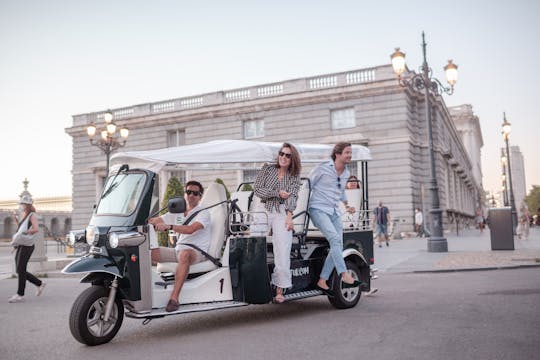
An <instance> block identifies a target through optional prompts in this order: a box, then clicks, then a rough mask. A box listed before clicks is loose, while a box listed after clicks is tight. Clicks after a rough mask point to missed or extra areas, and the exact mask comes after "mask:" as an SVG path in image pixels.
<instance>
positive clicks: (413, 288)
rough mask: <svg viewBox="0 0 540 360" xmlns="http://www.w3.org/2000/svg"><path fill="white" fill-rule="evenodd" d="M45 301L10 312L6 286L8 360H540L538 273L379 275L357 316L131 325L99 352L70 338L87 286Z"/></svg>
mask: <svg viewBox="0 0 540 360" xmlns="http://www.w3.org/2000/svg"><path fill="white" fill-rule="evenodd" d="M46 281H47V282H48V285H47V288H46V290H45V293H44V295H43V297H40V298H37V297H35V296H34V291H35V289H34V288H33V287H32V286H31V285H29V287H28V294H27V297H28V299H27V301H26V302H25V303H22V304H8V303H7V301H6V300H7V298H8V297H9V296H10V295H11V294H12V293H13V292H14V291H15V287H16V280H15V279H4V280H0V300H1V301H0V324H1V330H2V331H1V335H0V351H1V356H0V357H1V358H2V359H6V360H10V359H40V358H43V357H44V356H47V357H49V358H51V359H55V360H59V359H92V360H95V359H103V358H111V359H130V360H131V359H135V358H136V359H143V358H148V359H271V360H276V359H291V358H294V359H329V358H332V359H354V360H357V359H377V360H380V359H382V360H385V359H415V360H416V359H429V360H433V359H452V360H453V359H473V358H474V359H512V360H514V359H533V358H538V354H540V343H539V342H538V337H537V335H536V334H537V333H538V329H540V312H539V311H538V310H537V309H538V304H539V303H540V268H528V269H512V270H495V271H474V272H453V273H422V274H411V273H407V274H403V273H402V274H397V273H381V276H380V278H379V279H378V280H376V286H377V287H379V288H380V291H379V292H378V293H377V294H376V295H375V296H372V297H365V298H362V299H361V301H360V303H359V305H358V306H357V307H356V308H354V309H349V310H335V309H333V308H332V307H331V305H330V304H329V303H328V301H327V300H326V298H324V297H317V298H312V299H305V300H301V301H296V302H291V303H286V304H283V305H259V306H255V305H254V306H249V307H245V308H240V309H230V310H224V311H219V312H208V313H198V314H190V315H184V316H171V317H166V318H163V319H155V320H153V321H152V322H151V323H150V324H148V325H146V326H143V325H141V321H138V320H132V319H126V320H125V321H124V325H123V326H122V328H121V329H120V332H119V333H118V335H117V336H116V338H115V339H113V341H112V342H111V343H109V344H106V345H102V346H99V347H87V346H84V345H82V344H79V343H78V342H76V341H75V340H74V339H73V338H72V336H71V334H70V332H69V329H68V325H67V324H68V313H69V309H70V307H71V303H72V301H73V299H74V298H75V297H76V296H77V295H78V293H79V292H80V291H82V289H84V288H85V287H86V286H87V285H82V284H79V283H78V281H77V279H74V278H49V279H46Z"/></svg>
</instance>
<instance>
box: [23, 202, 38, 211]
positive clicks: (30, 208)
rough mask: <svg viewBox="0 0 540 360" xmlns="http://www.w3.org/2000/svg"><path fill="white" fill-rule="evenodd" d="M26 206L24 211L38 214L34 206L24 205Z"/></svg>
mask: <svg viewBox="0 0 540 360" xmlns="http://www.w3.org/2000/svg"><path fill="white" fill-rule="evenodd" d="M23 205H24V211H26V212H27V213H31V212H36V208H35V207H34V205H32V204H23Z"/></svg>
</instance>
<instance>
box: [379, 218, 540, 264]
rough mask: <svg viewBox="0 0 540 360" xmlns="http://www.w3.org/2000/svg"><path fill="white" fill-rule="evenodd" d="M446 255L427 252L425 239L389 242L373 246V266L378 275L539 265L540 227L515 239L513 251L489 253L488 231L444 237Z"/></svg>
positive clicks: (475, 231) (467, 232) (470, 231)
mask: <svg viewBox="0 0 540 360" xmlns="http://www.w3.org/2000/svg"><path fill="white" fill-rule="evenodd" d="M446 239H447V241H448V252H446V253H429V252H427V238H417V237H416V238H404V239H400V240H391V241H390V246H389V247H386V246H383V247H382V248H379V247H378V246H375V249H374V252H375V267H376V268H377V269H379V271H381V272H439V271H464V270H488V269H499V268H514V267H521V266H540V228H539V227H534V228H531V231H530V235H529V237H528V239H527V240H525V239H521V240H520V239H518V238H517V236H515V237H514V249H515V250H491V237H490V230H489V228H487V229H485V230H484V232H483V233H482V234H481V233H480V230H477V229H471V230H463V231H460V234H459V236H457V235H456V234H455V233H453V234H447V235H446Z"/></svg>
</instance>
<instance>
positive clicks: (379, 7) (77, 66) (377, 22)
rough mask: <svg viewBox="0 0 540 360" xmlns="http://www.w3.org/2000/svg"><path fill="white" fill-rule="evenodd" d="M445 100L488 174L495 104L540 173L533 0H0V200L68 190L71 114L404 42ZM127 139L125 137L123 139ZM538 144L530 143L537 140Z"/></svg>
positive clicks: (309, 72)
mask: <svg viewBox="0 0 540 360" xmlns="http://www.w3.org/2000/svg"><path fill="white" fill-rule="evenodd" d="M422 31H425V32H426V41H427V43H428V49H427V56H428V62H429V65H430V66H431V67H432V68H433V71H434V75H435V76H436V77H437V78H439V79H440V80H444V74H443V71H442V67H443V66H444V65H445V64H446V61H447V60H448V59H454V62H455V63H456V64H458V65H459V81H458V83H457V85H456V90H455V93H454V95H452V96H445V101H446V103H447V105H448V106H454V105H461V104H471V105H472V106H473V110H474V112H475V114H476V115H477V116H478V117H479V118H480V123H481V127H482V133H483V140H484V147H483V148H482V170H483V175H484V178H483V183H484V188H485V189H486V190H499V189H500V174H501V169H500V161H499V149H500V147H501V146H503V142H502V137H501V134H500V133H501V124H502V117H503V111H506V114H507V118H508V120H509V121H510V122H511V123H512V134H511V139H510V142H511V145H519V146H520V148H521V152H522V154H523V156H524V158H525V172H526V180H527V188H528V189H530V188H531V186H532V185H533V184H536V185H540V161H539V159H538V156H539V151H540V150H539V149H538V148H537V147H538V144H536V143H537V142H538V141H539V138H540V137H539V135H540V131H539V120H540V119H539V116H538V113H539V100H540V99H539V96H538V92H537V87H538V86H539V85H540V72H539V69H538V63H537V62H536V61H538V59H540V46H539V42H540V40H539V39H540V2H539V1H537V0H512V1H508V0H498V1H493V0H475V1H470V0H468V1H464V0H454V1H450V2H449V1H444V2H443V1H433V0H425V1H424V0H410V1H394V0H387V1H379V2H373V1H360V0H351V1H342V0H333V1H318V0H309V1H306V0H296V1H291V0H288V1H282V0H272V1H257V0H251V1H235V0H229V1H219V0H216V1H205V0H198V1H188V0H182V1H172V0H171V1H165V0H154V1H135V0H132V1H121V0H117V1H110V0H93V1H77V0H51V1H41V0H26V1H24V0H0V121H1V125H2V131H1V132H0V156H1V159H2V170H1V177H0V199H13V198H16V197H17V195H18V194H19V193H20V192H21V190H22V181H23V180H24V178H25V177H26V178H28V180H29V181H30V187H29V190H30V191H31V192H32V193H33V195H34V196H38V197H40V196H57V195H70V194H71V152H72V150H71V147H72V143H71V138H70V137H69V136H68V135H67V134H66V133H65V131H64V129H65V128H66V127H70V126H71V124H72V118H71V116H72V115H75V114H81V113H87V112H92V111H103V110H106V109H107V108H115V107H122V106H129V105H133V104H140V103H147V102H153V101H160V100H165V99H171V98H177V97H182V96H187V95H195V94H201V93H206V92H213V91H219V90H224V89H232V88H237V87H243V86H249V85H257V84H261V83H267V82H276V81H282V80H288V79H293V78H298V77H306V76H313V75H318V74H325V73H332V72H341V71H347V70H351V69H359V68H365V67H371V66H378V65H383V64H389V63H390V58H389V55H390V54H391V53H392V51H393V50H394V47H397V46H400V47H401V48H402V50H403V51H405V52H406V54H407V64H408V66H409V68H411V69H418V67H419V66H420V64H421V57H422V51H421V47H420V43H421V32H422ZM128 141H129V139H128ZM535 144H536V145H535Z"/></svg>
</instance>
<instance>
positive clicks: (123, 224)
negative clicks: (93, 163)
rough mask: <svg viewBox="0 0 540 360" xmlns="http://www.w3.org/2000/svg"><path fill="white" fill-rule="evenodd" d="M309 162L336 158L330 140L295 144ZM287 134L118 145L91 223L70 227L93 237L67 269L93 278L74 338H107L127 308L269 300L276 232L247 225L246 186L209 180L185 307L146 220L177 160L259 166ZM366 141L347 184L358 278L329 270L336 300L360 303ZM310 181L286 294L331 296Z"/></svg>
mask: <svg viewBox="0 0 540 360" xmlns="http://www.w3.org/2000/svg"><path fill="white" fill-rule="evenodd" d="M295 146H296V148H297V149H298V151H299V153H300V156H301V159H302V163H303V164H304V165H307V164H316V163H320V162H323V161H325V160H328V159H329V156H330V153H331V149H332V147H331V146H330V145H321V144H295ZM280 147H281V143H269V142H255V141H243V140H218V141H211V142H208V143H203V144H194V145H186V146H181V147H176V148H167V149H161V150H153V151H138V152H127V153H119V154H116V155H115V156H113V158H112V159H111V162H112V169H111V173H110V176H109V178H108V179H107V181H106V184H105V186H104V189H103V192H102V194H101V197H100V199H99V202H98V203H97V205H96V206H95V208H94V212H93V214H92V217H91V219H90V222H89V224H88V226H87V227H86V229H85V230H84V231H73V232H72V233H71V234H70V241H71V243H72V244H74V243H75V242H86V243H87V244H88V245H89V251H88V253H87V254H86V255H84V256H82V257H80V258H79V259H76V260H74V261H73V262H72V263H70V264H69V265H67V266H66V267H65V268H64V269H63V270H62V272H63V273H70V274H72V273H85V274H86V275H85V276H84V277H83V278H82V279H81V282H85V283H89V284H90V285H91V286H90V287H88V288H87V289H86V290H84V291H83V292H82V293H81V294H80V295H79V296H78V297H77V298H76V300H75V302H74V303H73V306H72V309H71V313H70V320H69V327H70V330H71V333H72V334H73V336H74V337H75V339H76V340H78V341H79V342H81V343H83V344H87V345H99V344H103V343H107V342H109V341H110V340H111V339H112V338H113V337H114V336H115V335H116V334H117V332H118V331H119V329H120V326H121V325H122V321H123V318H124V316H127V317H130V318H135V319H142V320H143V324H145V323H148V322H149V321H150V320H151V319H153V318H158V317H164V316H168V315H176V314H184V313H190V312H200V311H209V310H217V309H225V308H231V307H239V306H246V305H250V304H268V303H271V302H272V299H273V297H274V295H275V293H274V289H273V288H272V286H271V283H270V275H269V274H270V273H271V272H272V269H273V266H274V264H273V253H272V237H271V236H269V235H261V234H259V233H257V234H255V233H253V234H252V231H250V229H251V228H253V227H254V226H255V225H256V224H255V223H256V221H259V220H257V219H260V216H255V215H256V214H255V212H254V211H253V209H255V206H256V202H257V199H258V198H257V197H256V196H253V192H252V191H249V190H244V187H243V186H241V185H240V186H239V187H238V189H237V191H236V192H233V193H232V194H231V196H230V198H227V196H226V191H225V187H224V186H223V185H222V184H219V183H212V184H210V185H209V186H208V187H207V189H206V190H205V191H204V195H203V198H202V199H201V206H202V208H203V209H206V210H207V211H209V212H210V215H211V225H212V226H211V228H212V231H211V233H212V235H211V239H210V247H209V250H208V252H207V255H208V256H206V260H205V261H203V262H200V263H196V264H193V265H191V267H190V269H189V276H188V279H187V280H186V282H185V284H184V286H183V288H182V291H181V293H180V299H179V300H180V307H179V308H178V310H177V311H174V312H166V311H165V307H166V305H167V301H168V299H169V296H170V292H171V290H172V287H173V286H172V285H173V284H174V273H175V269H176V263H158V264H157V265H155V266H153V265H152V263H151V257H150V252H151V248H152V247H155V244H156V242H157V240H156V233H155V231H154V229H153V227H152V226H149V225H148V219H149V218H150V217H153V216H156V215H157V214H159V213H160V210H161V211H162V210H164V209H159V189H158V176H159V175H160V174H163V173H164V172H166V171H172V170H177V169H186V170H189V169H196V170H208V171H212V170H243V169H244V170H245V169H259V168H260V167H261V166H262V164H263V163H267V162H274V161H275V156H276V154H277V153H278V150H279V149H280ZM370 159H371V156H370V153H369V150H368V149H367V148H365V147H363V146H359V145H353V159H352V161H357V162H358V165H359V166H358V169H359V175H360V180H361V181H360V184H361V187H360V188H359V189H350V190H346V191H347V196H348V200H349V203H350V204H351V205H352V206H355V208H356V209H357V212H356V213H355V214H354V215H353V216H351V215H344V217H343V221H344V251H343V257H344V259H345V262H346V265H347V269H348V271H349V273H350V274H351V275H352V276H353V278H354V279H355V280H359V281H360V282H361V285H359V286H357V287H353V288H345V287H342V283H341V280H340V278H339V276H337V275H336V273H335V271H334V273H333V274H332V276H331V278H330V279H329V282H328V283H329V285H330V286H331V289H332V293H333V295H332V296H328V300H329V301H330V303H331V304H332V305H333V306H334V307H336V308H338V309H346V308H351V307H354V306H356V304H357V303H358V301H359V300H360V297H361V294H362V292H363V291H369V290H370V286H371V278H370V265H371V264H372V263H373V233H372V230H371V226H370V221H369V216H368V210H367V209H369V206H368V202H367V161H368V160H370ZM310 192H311V187H310V182H309V179H308V178H302V185H301V188H300V191H299V194H298V200H297V208H296V210H295V212H294V214H293V222H294V232H293V239H294V240H293V246H292V250H291V272H292V283H293V286H292V288H290V289H288V290H287V292H286V293H285V301H292V300H298V299H302V298H307V297H312V296H320V295H324V294H323V292H322V291H321V290H320V289H318V288H317V287H316V283H317V280H318V278H319V274H320V271H321V269H322V266H323V263H324V260H325V258H326V255H327V253H328V250H329V245H328V242H327V241H326V239H325V238H324V237H323V236H322V234H321V233H320V232H319V231H318V230H317V229H316V228H315V227H314V226H313V225H312V224H311V222H310V220H309V213H308V211H307V210H308V206H309V197H310ZM167 210H168V211H169V212H172V213H174V212H176V213H179V212H183V211H184V210H185V202H184V199H183V198H174V199H171V200H169V203H168V206H167Z"/></svg>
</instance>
